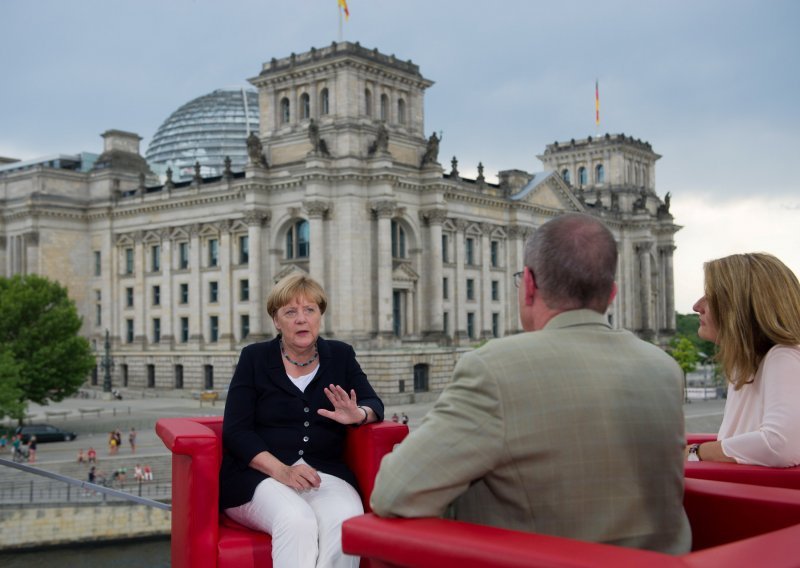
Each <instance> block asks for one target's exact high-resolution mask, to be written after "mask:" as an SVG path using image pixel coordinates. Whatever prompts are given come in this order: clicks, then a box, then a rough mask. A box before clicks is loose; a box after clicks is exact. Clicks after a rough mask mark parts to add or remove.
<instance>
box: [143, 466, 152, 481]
mask: <svg viewBox="0 0 800 568" xmlns="http://www.w3.org/2000/svg"><path fill="white" fill-rule="evenodd" d="M143 473H144V480H145V481H153V470H152V469H150V464H147V463H146V464H144V470H143Z"/></svg>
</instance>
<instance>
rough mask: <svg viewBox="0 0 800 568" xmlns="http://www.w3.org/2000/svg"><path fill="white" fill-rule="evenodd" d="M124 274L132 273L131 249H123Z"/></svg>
mask: <svg viewBox="0 0 800 568" xmlns="http://www.w3.org/2000/svg"><path fill="white" fill-rule="evenodd" d="M125 274H133V249H132V248H126V249H125Z"/></svg>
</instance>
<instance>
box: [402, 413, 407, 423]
mask: <svg viewBox="0 0 800 568" xmlns="http://www.w3.org/2000/svg"><path fill="white" fill-rule="evenodd" d="M400 421H401V422H402V423H403V424H408V416H407V415H406V413H405V412H404V413H403V415H402V418H401V419H400Z"/></svg>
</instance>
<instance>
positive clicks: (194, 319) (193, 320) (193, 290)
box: [189, 224, 205, 347]
mask: <svg viewBox="0 0 800 568" xmlns="http://www.w3.org/2000/svg"><path fill="white" fill-rule="evenodd" d="M200 229H201V225H200V224H194V225H192V226H191V227H189V271H190V274H189V343H191V344H192V345H193V346H195V347H196V346H197V345H199V344H200V343H201V340H202V339H203V317H204V316H205V312H204V310H203V308H202V303H201V302H200V296H201V295H202V287H203V266H202V264H201V263H202V254H201V243H200Z"/></svg>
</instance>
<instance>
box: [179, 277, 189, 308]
mask: <svg viewBox="0 0 800 568" xmlns="http://www.w3.org/2000/svg"><path fill="white" fill-rule="evenodd" d="M178 301H179V302H180V303H181V304H188V303H189V284H187V283H185V282H182V283H181V284H180V286H179V288H178Z"/></svg>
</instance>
